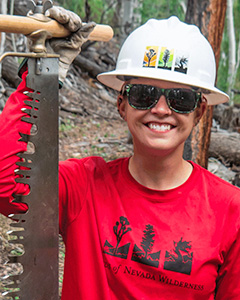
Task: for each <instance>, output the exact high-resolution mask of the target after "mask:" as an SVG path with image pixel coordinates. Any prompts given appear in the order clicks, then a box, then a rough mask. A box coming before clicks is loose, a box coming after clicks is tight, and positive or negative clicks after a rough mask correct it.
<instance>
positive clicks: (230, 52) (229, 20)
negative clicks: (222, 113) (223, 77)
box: [227, 0, 237, 105]
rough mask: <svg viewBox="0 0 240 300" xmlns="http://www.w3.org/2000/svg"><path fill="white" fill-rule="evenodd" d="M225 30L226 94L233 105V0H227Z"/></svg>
mask: <svg viewBox="0 0 240 300" xmlns="http://www.w3.org/2000/svg"><path fill="white" fill-rule="evenodd" d="M227 32H228V42H229V45H228V94H229V95H230V104H231V105H233V104H234V103H233V92H232V88H233V85H234V78H235V74H234V73H235V71H237V70H235V66H236V38H235V30H234V18H233V0H227Z"/></svg>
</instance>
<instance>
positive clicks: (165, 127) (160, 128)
mask: <svg viewBox="0 0 240 300" xmlns="http://www.w3.org/2000/svg"><path fill="white" fill-rule="evenodd" d="M146 125H147V127H149V128H150V129H152V130H155V131H161V132H166V131H169V130H171V129H172V128H173V126H172V125H170V124H157V123H147V124H146Z"/></svg>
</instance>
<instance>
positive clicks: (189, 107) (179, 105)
mask: <svg viewBox="0 0 240 300" xmlns="http://www.w3.org/2000/svg"><path fill="white" fill-rule="evenodd" d="M167 98H168V102H169V105H170V107H171V108H172V109H173V110H175V111H177V112H182V113H188V112H191V111H193V110H194V108H195V107H196V102H197V96H196V93H195V92H193V91H190V90H184V89H171V90H169V92H168V97H167Z"/></svg>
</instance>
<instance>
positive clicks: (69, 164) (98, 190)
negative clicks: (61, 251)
mask: <svg viewBox="0 0 240 300" xmlns="http://www.w3.org/2000/svg"><path fill="white" fill-rule="evenodd" d="M25 75H26V74H25ZM25 75H24V77H23V79H24V80H23V82H22V83H21V85H20V86H19V88H18V90H17V92H16V93H14V94H13V95H12V96H11V97H10V99H9V100H8V103H7V105H6V107H5V109H4V111H3V113H2V115H1V116H0V143H1V147H0V212H1V213H3V214H5V215H8V214H10V213H16V212H21V211H24V210H25V209H26V207H25V206H24V204H17V203H11V200H12V199H13V196H12V194H13V193H14V194H24V193H27V192H28V186H24V185H23V184H16V183H15V180H14V179H15V177H16V175H15V174H14V169H16V168H18V167H17V166H16V165H15V163H16V161H17V160H19V158H18V157H17V156H16V153H18V152H21V151H24V150H25V149H26V144H25V143H24V142H21V141H18V140H19V138H20V135H19V132H22V133H29V130H30V125H29V124H27V123H25V122H22V121H21V117H22V116H23V115H24V112H22V111H21V108H22V107H23V106H24V104H23V100H24V99H27V96H25V95H23V94H22V92H23V91H24V90H26V87H25ZM192 164H193V172H192V174H191V176H190V177H189V179H188V180H187V181H186V182H185V183H184V184H183V185H181V186H179V187H178V188H175V189H172V190H167V191H156V190H151V189H148V188H146V187H144V186H142V185H140V184H139V183H137V182H136V181H135V180H134V179H133V178H132V177H131V175H130V173H129V171H128V158H125V159H119V160H115V161H112V162H109V163H106V162H105V161H104V160H103V159H102V158H96V157H90V158H85V159H82V160H77V159H71V160H68V161H65V162H61V163H60V167H59V173H60V174H59V196H60V197H59V205H60V207H59V212H60V232H61V234H62V236H63V239H64V242H65V244H66V259H65V272H64V282H63V291H62V300H73V299H76V300H78V299H84V300H87V299H89V300H92V299H99V300H102V299H104V300H108V299H112V300H115V299H137V300H139V299H147V300H148V299H164V300H173V299H174V300H176V299H184V300H185V299H201V300H205V299H206V300H210V299H214V294H215V293H216V298H215V299H216V300H224V299H226V300H230V299H234V300H236V299H240V236H239V228H240V190H239V189H238V188H236V187H234V186H232V185H230V184H228V183H226V182H224V181H223V180H221V179H219V178H218V177H216V176H214V175H213V174H211V173H210V172H208V171H206V170H205V169H203V168H201V167H199V166H198V165H196V164H194V163H192Z"/></svg>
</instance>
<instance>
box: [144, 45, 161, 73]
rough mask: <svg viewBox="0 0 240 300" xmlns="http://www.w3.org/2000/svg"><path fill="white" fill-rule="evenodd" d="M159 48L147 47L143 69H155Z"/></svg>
mask: <svg viewBox="0 0 240 300" xmlns="http://www.w3.org/2000/svg"><path fill="white" fill-rule="evenodd" d="M157 53H158V46H147V47H146V51H145V53H144V58H143V67H146V68H155V67H156V63H157Z"/></svg>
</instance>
